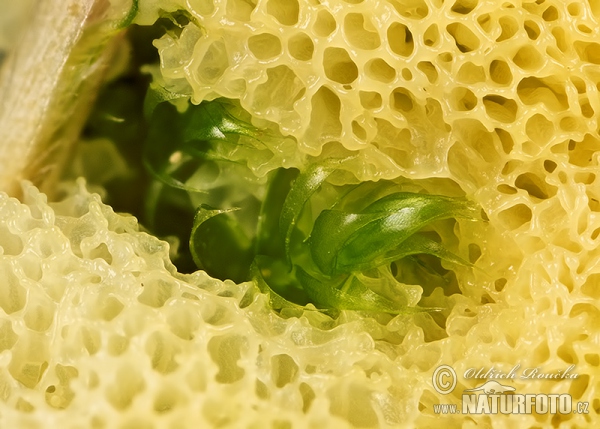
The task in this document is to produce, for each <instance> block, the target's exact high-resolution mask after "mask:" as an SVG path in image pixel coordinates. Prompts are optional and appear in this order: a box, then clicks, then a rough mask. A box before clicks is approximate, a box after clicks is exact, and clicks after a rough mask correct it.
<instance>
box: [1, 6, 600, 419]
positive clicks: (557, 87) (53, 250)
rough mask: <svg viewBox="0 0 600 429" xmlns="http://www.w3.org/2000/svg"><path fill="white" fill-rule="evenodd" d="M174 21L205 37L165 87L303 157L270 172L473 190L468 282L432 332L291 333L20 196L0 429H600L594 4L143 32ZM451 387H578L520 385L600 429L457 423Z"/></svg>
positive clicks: (196, 10)
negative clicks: (446, 410)
mask: <svg viewBox="0 0 600 429" xmlns="http://www.w3.org/2000/svg"><path fill="white" fill-rule="evenodd" d="M159 8H160V9H162V10H163V12H162V13H164V11H175V10H177V9H185V10H187V11H188V12H189V14H190V16H191V17H193V19H192V20H191V21H190V23H189V24H187V25H186V26H185V28H184V29H183V31H182V32H181V34H180V35H179V36H177V37H175V36H174V35H165V36H163V37H162V38H161V39H159V40H158V41H156V42H155V45H156V46H157V48H158V50H159V52H160V55H161V71H162V74H163V77H164V79H165V80H166V82H167V84H168V85H169V86H170V87H171V88H173V89H176V90H177V91H180V92H184V93H187V94H188V95H190V96H191V97H192V100H193V101H194V102H195V103H200V102H202V101H203V100H209V99H213V98H216V97H222V96H223V97H229V98H233V99H237V100H239V101H240V104H241V105H242V107H244V108H245V109H246V110H247V111H248V112H249V113H250V115H251V116H252V118H253V121H254V122H255V123H256V124H259V125H264V124H269V126H271V127H278V129H279V131H280V132H281V133H282V134H283V135H285V136H286V137H288V138H287V139H286V145H285V151H284V152H279V153H274V154H273V157H272V158H271V160H270V161H269V162H262V163H261V165H260V168H262V169H267V170H268V169H275V168H278V167H280V166H281V165H282V164H283V163H284V162H286V160H288V161H289V160H290V159H293V160H301V159H303V158H306V157H307V156H314V157H321V158H325V157H329V156H346V155H348V154H349V153H350V152H351V151H355V152H358V153H359V157H358V160H357V161H356V170H355V171H356V172H357V175H358V176H359V178H360V179H363V180H368V179H380V178H387V179H398V180H400V181H406V180H405V179H412V180H415V181H418V186H419V189H426V190H427V191H429V192H431V193H444V194H447V195H457V194H461V193H462V192H461V189H462V191H464V193H466V194H467V195H468V196H469V197H470V198H472V199H473V200H474V201H475V202H476V203H477V204H479V205H480V206H481V207H482V208H483V210H484V211H485V213H486V216H487V217H488V218H489V222H486V223H483V222H482V223H479V224H473V223H469V222H462V221H461V222H458V223H456V224H455V225H454V226H453V227H452V228H449V230H450V231H452V233H453V235H454V237H444V239H445V240H446V241H448V242H453V243H455V247H456V249H455V250H456V252H457V254H460V255H461V256H462V257H465V258H469V260H470V261H471V262H472V263H474V265H475V268H474V269H469V268H454V267H452V268H453V269H454V270H455V274H456V282H455V284H454V286H453V288H451V289H444V288H441V287H436V288H428V287H427V285H425V286H424V289H425V290H424V293H423V296H424V298H423V299H422V302H421V304H422V305H424V306H440V307H443V308H444V309H445V310H443V311H441V312H440V313H431V314H430V313H423V314H419V315H412V316H407V315H403V316H397V317H393V318H392V317H391V316H389V317H387V316H378V317H377V320H375V319H374V318H373V317H371V316H369V315H364V314H356V313H352V312H344V313H342V315H341V316H340V318H339V319H338V320H336V321H335V322H334V321H332V320H331V319H328V318H327V317H326V316H325V315H323V314H320V313H316V312H314V311H310V310H307V311H305V314H304V315H303V316H302V317H299V318H298V317H291V318H288V319H284V318H281V317H280V316H277V315H275V314H274V313H273V312H272V311H270V310H269V308H268V300H267V299H266V297H265V296H263V295H261V294H259V293H257V292H256V290H255V287H254V286H253V285H251V284H242V285H235V284H233V283H231V282H220V281H216V280H213V279H210V278H209V277H207V276H206V275H204V274H203V273H201V272H199V273H196V274H194V275H192V276H181V275H178V274H176V273H175V270H174V268H173V266H172V265H171V263H170V262H169V260H168V252H169V250H168V247H167V245H166V244H165V243H162V242H160V241H158V240H157V239H155V238H152V237H150V236H148V235H147V234H145V233H143V232H139V228H138V226H137V224H136V223H135V221H134V220H133V219H132V218H130V217H122V216H120V215H117V214H115V213H113V212H112V210H111V209H110V208H109V207H107V206H105V205H103V204H102V203H101V202H100V201H99V198H98V197H96V196H91V195H89V194H88V193H87V192H86V191H85V190H84V189H82V188H79V189H78V190H75V191H73V192H72V193H71V196H70V197H68V198H67V199H66V200H65V202H63V203H60V204H57V205H53V206H49V205H48V204H47V203H46V201H45V199H44V197H43V195H41V194H38V193H37V192H36V191H35V189H33V188H27V189H26V191H25V194H26V195H27V199H26V200H25V202H24V203H23V204H21V203H19V202H18V201H16V200H13V199H8V198H7V197H1V198H0V246H1V248H2V249H4V250H3V255H2V256H0V278H2V279H4V280H2V282H3V283H2V288H1V289H0V291H1V292H0V427H7V428H12V427H32V428H37V427H40V428H41V427H61V428H62V427H64V428H71V427H73V428H75V427H92V428H123V429H124V428H198V427H232V428H234V427H235V428H265V427H273V428H325V427H333V428H338V427H339V428H351V427H381V428H396V427H407V428H412V427H423V428H427V427H432V426H435V425H440V424H441V425H442V426H443V427H492V428H510V427H526V428H551V427H596V426H598V425H599V421H600V419H599V418H598V415H599V414H600V399H599V393H598V392H599V391H600V340H599V338H600V337H599V331H598V326H600V325H599V324H600V250H599V247H600V246H599V245H600V182H599V179H598V178H597V175H598V171H599V168H598V167H599V165H598V163H599V153H600V134H599V131H598V130H599V124H598V114H599V113H600V97H599V87H600V2H598V1H593V0H590V1H587V2H585V1H572V2H568V1H562V0H555V1H552V0H546V1H541V0H538V1H536V2H534V1H518V2H517V1H510V0H507V1H502V2H501V1H476V0H473V1H471V0H457V1H449V2H443V1H441V0H390V1H378V0H373V1H367V0H365V1H360V0H354V1H331V2H326V1H324V2H317V1H296V0H289V1H288V0H285V1H284V0H265V1H262V0H261V1H258V2H255V1H245V0H244V1H242V0H227V1H225V0H223V1H214V2H213V1H201V0H187V1H183V0H181V1H176V0H170V1H155V0H143V1H141V2H140V16H139V17H138V22H139V23H142V24H151V23H152V22H154V20H155V19H156V18H157V17H158V15H159V13H158V10H159ZM290 142H294V144H293V145H292V144H290ZM262 159H263V161H264V159H265V158H262ZM294 162H296V163H298V164H299V163H300V162H301V161H294ZM256 168H257V170H258V169H259V167H256ZM263 173H264V171H263ZM400 178H403V179H400ZM407 186H410V185H407ZM439 365H450V366H452V367H453V368H454V369H455V370H456V372H457V373H458V374H459V375H462V374H464V373H465V372H466V371H467V370H468V369H470V368H491V367H494V368H496V369H497V370H499V371H503V372H506V373H508V372H509V371H510V370H511V369H512V368H514V367H515V366H516V365H520V368H522V369H524V368H536V367H537V368H540V369H541V370H542V371H544V372H546V373H552V372H556V371H559V370H562V371H564V370H565V369H566V368H568V367H569V366H570V365H574V372H575V373H577V374H579V377H578V378H576V379H559V380H548V379H542V380H537V379H536V380H531V379H528V380H522V379H516V380H514V381H511V382H510V385H511V386H513V387H515V389H516V391H517V392H518V393H521V394H525V393H548V394H549V393H557V394H560V393H565V394H570V395H571V396H572V398H573V401H574V403H576V402H577V401H584V402H588V403H589V414H577V413H569V414H550V413H547V414H536V413H533V414H529V415H525V414H509V415H494V416H490V415H475V414H471V415H462V414H455V415H446V416H443V417H441V416H438V415H436V414H435V413H434V404H438V403H450V404H459V405H460V403H461V397H460V395H461V393H462V391H463V390H464V389H470V388H474V387H476V386H478V385H479V384H481V382H482V380H473V379H465V378H463V377H459V379H458V385H457V387H456V389H455V391H454V392H453V393H452V394H450V395H441V394H439V393H438V392H437V391H436V390H435V389H434V387H433V384H432V374H433V372H434V370H435V369H436V368H437V367H438V366H439ZM505 384H508V383H505Z"/></svg>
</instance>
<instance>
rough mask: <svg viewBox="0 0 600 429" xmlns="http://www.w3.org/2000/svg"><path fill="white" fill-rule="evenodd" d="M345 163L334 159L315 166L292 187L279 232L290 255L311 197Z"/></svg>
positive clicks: (304, 173) (282, 214) (301, 175)
mask: <svg viewBox="0 0 600 429" xmlns="http://www.w3.org/2000/svg"><path fill="white" fill-rule="evenodd" d="M344 161H346V160H345V159H339V158H332V159H328V160H326V161H324V162H322V163H318V164H313V165H311V166H310V167H309V168H308V169H307V170H306V171H304V172H302V173H301V174H300V175H299V176H298V178H297V179H296V180H295V182H294V184H293V185H292V188H291V189H290V192H289V193H288V194H287V197H286V198H285V201H284V203H283V209H282V210H281V216H280V218H279V230H280V231H281V234H282V237H283V240H284V243H285V249H286V253H287V254H288V255H289V250H290V238H291V236H292V231H293V230H294V227H295V226H296V222H297V221H298V218H299V217H300V214H301V212H302V209H303V208H304V206H305V205H306V203H307V202H308V200H309V199H310V197H311V196H312V195H313V194H314V193H315V192H316V191H317V189H319V187H320V186H321V185H322V184H323V183H324V182H325V180H327V178H328V177H329V176H330V175H331V173H333V172H334V171H335V170H337V169H338V168H339V167H340V165H341V164H342V163H343V162H344Z"/></svg>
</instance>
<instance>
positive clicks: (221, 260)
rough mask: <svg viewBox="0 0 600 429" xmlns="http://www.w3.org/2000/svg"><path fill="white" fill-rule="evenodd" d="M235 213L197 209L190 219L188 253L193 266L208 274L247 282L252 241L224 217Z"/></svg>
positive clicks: (230, 219) (227, 217) (233, 222)
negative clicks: (190, 230)
mask: <svg viewBox="0 0 600 429" xmlns="http://www.w3.org/2000/svg"><path fill="white" fill-rule="evenodd" d="M235 210H237V209H235V208H234V209H225V210H220V209H215V208H212V207H210V206H207V205H204V204H203V205H201V206H200V207H199V208H198V210H197V211H196V216H195V217H194V224H193V227H192V233H191V235H190V251H191V253H192V258H193V259H194V262H195V263H196V265H197V266H198V267H200V268H202V269H204V270H205V271H206V272H207V273H208V274H210V275H212V276H214V277H218V278H222V279H227V278H228V279H230V280H233V281H235V282H243V281H246V280H247V279H248V273H249V268H250V265H251V263H252V259H253V257H254V255H253V252H252V240H251V239H250V238H248V237H247V236H246V234H245V233H244V232H243V230H242V228H241V227H240V225H239V224H238V223H237V222H236V221H235V220H234V219H233V218H231V217H229V216H227V214H228V213H231V212H233V211H235Z"/></svg>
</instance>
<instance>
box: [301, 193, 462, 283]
mask: <svg viewBox="0 0 600 429" xmlns="http://www.w3.org/2000/svg"><path fill="white" fill-rule="evenodd" d="M472 212H473V209H472V207H471V205H470V204H469V203H468V202H467V201H466V200H460V199H455V198H450V197H444V196H438V195H424V194H413V193H395V194H391V195H388V196H386V197H384V198H382V199H380V200H378V201H376V202H374V203H373V204H371V205H369V206H368V207H367V208H366V209H365V210H364V211H363V212H362V213H347V212H344V211H340V210H324V211H323V212H321V214H320V215H319V217H318V218H317V219H316V221H315V225H314V228H313V231H312V233H311V237H310V247H311V254H312V256H313V259H314V261H315V263H316V264H317V266H318V267H319V269H320V270H321V271H322V272H323V273H325V274H328V275H337V274H340V273H349V272H352V271H362V270H365V269H369V268H374V267H377V266H380V265H382V264H384V263H388V262H391V261H393V260H395V259H399V258H401V257H403V256H407V255H412V254H416V253H429V254H434V255H436V256H440V255H443V256H444V258H450V255H449V254H448V253H447V252H442V250H441V248H440V247H439V246H434V245H433V242H430V241H425V240H424V239H421V238H417V237H416V236H415V233H417V232H418V231H419V230H421V229H422V228H423V227H425V226H426V225H428V224H430V223H432V222H434V221H436V220H440V219H448V218H451V217H471V216H472ZM409 237H410V239H409ZM454 260H457V259H456V258H454Z"/></svg>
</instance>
